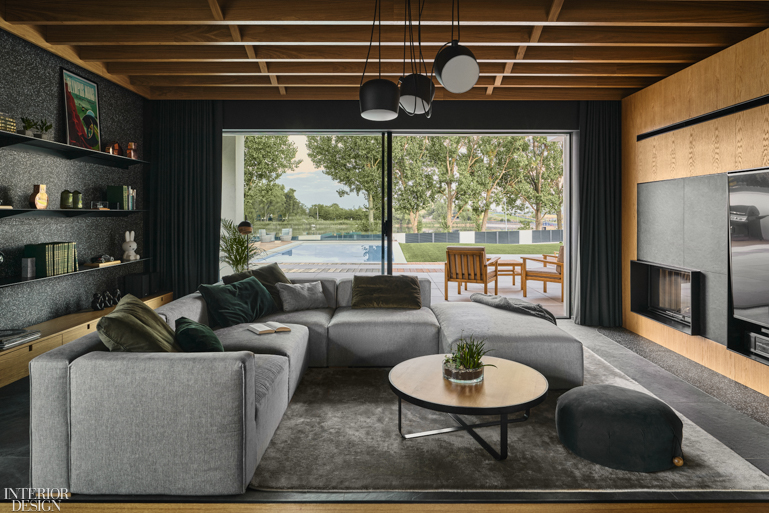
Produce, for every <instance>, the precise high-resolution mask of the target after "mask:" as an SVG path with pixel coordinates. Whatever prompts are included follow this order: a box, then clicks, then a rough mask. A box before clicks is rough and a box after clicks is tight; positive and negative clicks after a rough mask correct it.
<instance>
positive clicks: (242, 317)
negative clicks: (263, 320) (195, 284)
mask: <svg viewBox="0 0 769 513" xmlns="http://www.w3.org/2000/svg"><path fill="white" fill-rule="evenodd" d="M198 291H200V293H201V294H202V295H203V299H205V300H206V306H207V307H208V314H209V317H210V318H211V319H213V320H214V321H216V326H219V327H221V328H227V327H229V326H235V325H236V324H243V323H244V322H252V321H253V320H254V319H258V318H259V317H262V316H263V315H268V314H271V313H274V312H277V311H278V307H277V305H276V304H275V301H273V300H272V297H271V296H270V293H269V292H267V289H266V288H264V285H262V284H261V283H259V280H257V279H256V278H254V277H253V276H249V277H248V278H246V279H245V280H241V281H237V282H235V283H233V284H231V285H201V286H200V287H199V288H198Z"/></svg>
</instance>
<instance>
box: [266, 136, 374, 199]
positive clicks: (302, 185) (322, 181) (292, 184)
mask: <svg viewBox="0 0 769 513" xmlns="http://www.w3.org/2000/svg"><path fill="white" fill-rule="evenodd" d="M288 138H289V140H290V141H291V142H293V143H294V144H296V147H297V150H298V151H297V153H296V158H297V159H302V163H301V164H300V165H299V167H298V168H297V169H296V170H295V171H291V172H289V173H286V174H284V175H283V176H282V177H281V178H280V179H279V180H278V183H280V184H283V185H285V186H286V189H292V188H293V189H296V197H297V198H298V199H299V201H301V202H302V203H304V204H305V205H306V206H307V207H309V206H310V205H313V204H315V203H320V204H321V205H331V204H332V203H338V204H339V206H340V207H343V208H356V207H363V206H365V205H366V201H365V200H364V198H363V196H356V195H355V194H348V195H347V196H344V197H339V194H337V192H336V191H337V190H338V189H344V187H343V186H342V185H340V184H339V183H337V182H335V181H334V180H332V179H331V178H330V177H328V176H326V175H325V174H323V171H322V170H321V169H317V168H316V167H315V166H313V164H312V160H310V157H308V156H307V145H306V141H307V138H306V137H305V136H303V135H290V136H289V137H288Z"/></svg>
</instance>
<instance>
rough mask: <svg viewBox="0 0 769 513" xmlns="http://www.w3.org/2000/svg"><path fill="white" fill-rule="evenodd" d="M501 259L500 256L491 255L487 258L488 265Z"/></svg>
mask: <svg viewBox="0 0 769 513" xmlns="http://www.w3.org/2000/svg"><path fill="white" fill-rule="evenodd" d="M499 260H501V258H500V257H489V258H487V259H486V265H491V264H493V263H494V262H498V261H499Z"/></svg>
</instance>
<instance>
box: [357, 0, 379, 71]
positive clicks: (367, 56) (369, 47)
mask: <svg viewBox="0 0 769 513" xmlns="http://www.w3.org/2000/svg"><path fill="white" fill-rule="evenodd" d="M378 5H379V0H374V21H372V22H371V38H370V39H369V42H368V52H366V63H365V64H364V65H363V75H361V77H360V85H363V80H364V79H365V78H366V68H367V67H368V59H369V57H370V56H371V46H372V45H373V44H374V26H375V25H376V12H377V6H378ZM379 33H380V36H379V41H380V42H381V41H382V36H381V33H382V30H381V28H380V30H379ZM380 46H381V45H380ZM379 55H380V57H379V58H380V63H379V76H380V77H381V76H382V63H381V58H382V57H381V55H382V51H381V50H380V51H379Z"/></svg>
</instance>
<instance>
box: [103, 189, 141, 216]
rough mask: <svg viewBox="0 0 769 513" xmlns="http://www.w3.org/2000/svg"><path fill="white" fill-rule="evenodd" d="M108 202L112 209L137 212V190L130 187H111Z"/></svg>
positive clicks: (108, 191)
mask: <svg viewBox="0 0 769 513" xmlns="http://www.w3.org/2000/svg"><path fill="white" fill-rule="evenodd" d="M107 202H108V203H109V207H110V208H114V209H117V210H136V189H132V188H131V186H130V185H110V186H108V187H107Z"/></svg>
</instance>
